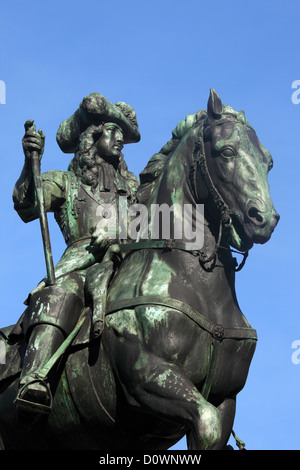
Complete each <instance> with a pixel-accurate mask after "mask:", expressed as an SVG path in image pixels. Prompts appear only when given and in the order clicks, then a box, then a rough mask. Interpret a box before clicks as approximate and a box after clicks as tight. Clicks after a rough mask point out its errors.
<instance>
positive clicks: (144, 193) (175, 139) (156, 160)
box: [137, 110, 206, 203]
mask: <svg viewBox="0 0 300 470" xmlns="http://www.w3.org/2000/svg"><path fill="white" fill-rule="evenodd" d="M205 118H206V111H204V110H201V111H198V112H197V113H194V114H188V115H187V116H186V118H185V119H183V120H181V121H180V122H179V123H178V124H177V126H176V128H175V129H174V130H173V131H172V138H171V139H170V140H168V142H167V143H166V144H165V145H164V146H163V147H162V148H161V149H160V151H159V152H158V153H155V154H154V155H152V157H151V158H150V160H149V161H148V164H147V166H146V167H145V168H144V170H143V171H142V172H141V173H140V175H139V176H140V182H141V184H140V186H139V188H138V192H137V198H138V201H139V202H140V203H145V202H146V201H147V200H148V198H149V196H150V194H151V192H152V190H153V188H154V186H155V183H156V182H157V180H158V177H159V176H160V175H161V173H162V171H163V170H164V168H165V166H166V163H167V162H168V161H169V159H170V158H171V156H172V155H173V153H174V152H175V150H176V149H177V147H178V145H179V143H180V141H181V139H182V137H183V136H184V135H185V134H186V133H187V132H188V131H189V130H190V129H192V128H193V127H194V126H195V125H196V124H197V123H198V122H199V121H204V119H205Z"/></svg>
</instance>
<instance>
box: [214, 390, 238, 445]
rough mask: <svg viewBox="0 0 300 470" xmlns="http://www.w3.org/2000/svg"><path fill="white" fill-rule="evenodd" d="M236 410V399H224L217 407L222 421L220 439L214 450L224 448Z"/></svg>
mask: <svg viewBox="0 0 300 470" xmlns="http://www.w3.org/2000/svg"><path fill="white" fill-rule="evenodd" d="M235 409H236V397H233V398H226V399H225V400H224V401H223V402H222V403H221V404H220V405H219V406H218V410H219V411H220V414H221V421H222V434H221V439H220V440H219V442H218V444H217V445H216V447H215V450H222V449H224V448H225V446H226V444H227V442H228V440H229V438H230V434H231V431H232V426H233V422H234V416H235Z"/></svg>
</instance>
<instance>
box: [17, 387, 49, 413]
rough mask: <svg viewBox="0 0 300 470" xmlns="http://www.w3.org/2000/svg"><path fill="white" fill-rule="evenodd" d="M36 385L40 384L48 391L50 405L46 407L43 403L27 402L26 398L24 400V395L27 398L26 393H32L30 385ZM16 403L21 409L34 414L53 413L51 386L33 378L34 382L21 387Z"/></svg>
mask: <svg viewBox="0 0 300 470" xmlns="http://www.w3.org/2000/svg"><path fill="white" fill-rule="evenodd" d="M34 383H38V384H40V385H42V386H43V387H44V388H45V389H46V391H47V393H48V397H47V398H49V402H50V403H49V405H44V404H42V403H39V402H35V401H31V400H26V399H25V398H23V397H24V395H25V396H26V393H27V391H28V390H29V392H30V388H29V387H30V385H32V384H34ZM14 403H15V405H16V406H18V407H19V408H22V409H24V410H26V411H31V412H34V413H41V414H49V413H50V412H51V409H52V393H51V390H50V387H49V384H48V383H47V382H45V381H44V380H42V379H40V378H36V379H34V378H33V379H32V380H30V381H29V382H27V383H26V384H24V385H23V386H21V388H20V390H19V392H18V395H17V398H16V399H15V401H14Z"/></svg>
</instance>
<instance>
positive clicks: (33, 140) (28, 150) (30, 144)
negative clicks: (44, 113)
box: [22, 120, 45, 159]
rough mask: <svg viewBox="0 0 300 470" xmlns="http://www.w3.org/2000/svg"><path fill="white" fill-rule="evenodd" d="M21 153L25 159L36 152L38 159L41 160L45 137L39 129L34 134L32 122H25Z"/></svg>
mask: <svg viewBox="0 0 300 470" xmlns="http://www.w3.org/2000/svg"><path fill="white" fill-rule="evenodd" d="M22 145H23V151H24V154H25V156H26V157H27V158H31V156H32V152H33V151H36V152H37V153H38V156H39V158H40V159H41V158H42V155H43V152H44V146H45V135H44V133H43V132H42V131H41V129H40V130H39V131H38V132H36V130H35V125H34V124H33V121H32V120H29V121H26V122H25V135H24V137H23V139H22Z"/></svg>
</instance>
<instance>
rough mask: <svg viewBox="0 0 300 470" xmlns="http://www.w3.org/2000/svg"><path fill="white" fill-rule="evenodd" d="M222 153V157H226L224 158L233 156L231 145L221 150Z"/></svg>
mask: <svg viewBox="0 0 300 470" xmlns="http://www.w3.org/2000/svg"><path fill="white" fill-rule="evenodd" d="M222 155H223V157H226V158H230V157H234V155H235V151H234V150H233V149H232V148H231V147H225V148H224V149H223V150H222Z"/></svg>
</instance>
